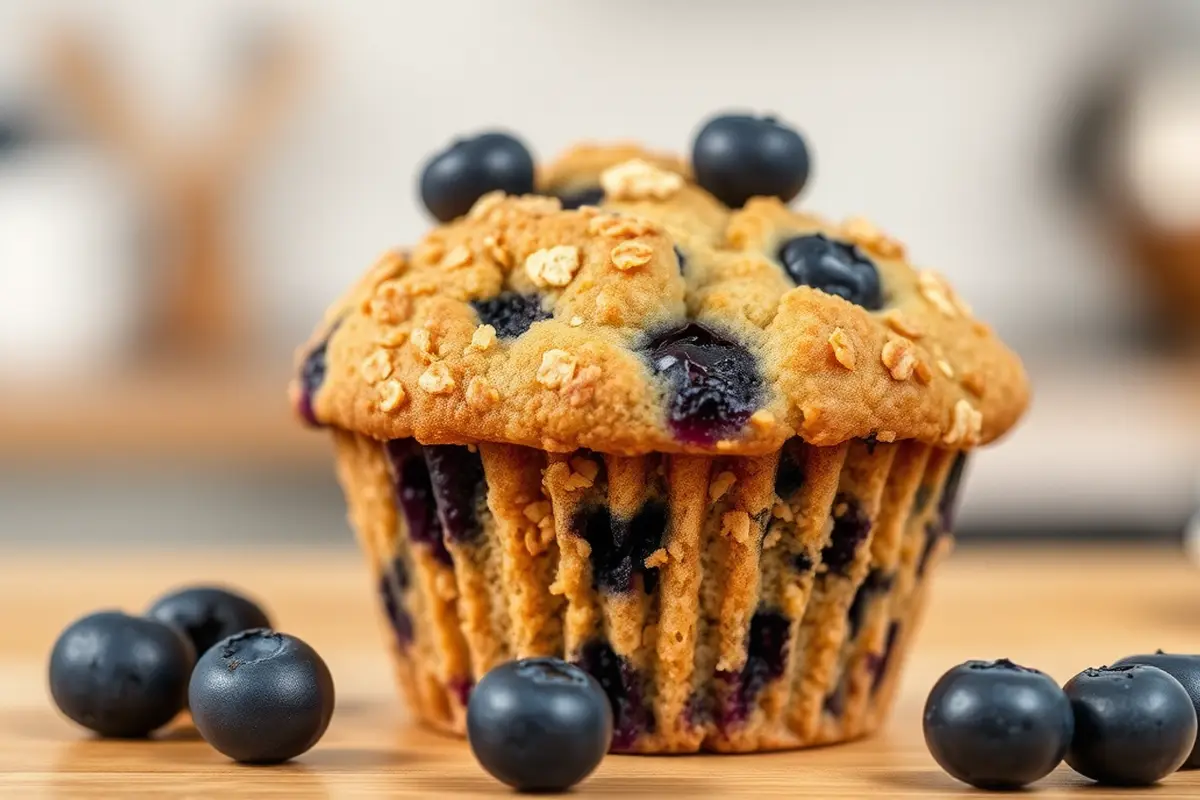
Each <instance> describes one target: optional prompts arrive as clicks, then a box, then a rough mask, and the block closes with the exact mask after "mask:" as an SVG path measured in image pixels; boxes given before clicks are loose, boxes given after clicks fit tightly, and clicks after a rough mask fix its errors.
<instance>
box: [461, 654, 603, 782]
mask: <svg viewBox="0 0 1200 800" xmlns="http://www.w3.org/2000/svg"><path fill="white" fill-rule="evenodd" d="M612 732H613V718H612V708H611V706H610V705H609V702H608V698H607V697H605V695H604V690H603V689H602V688H601V687H600V684H599V683H597V682H596V679H595V678H593V677H592V676H591V675H588V674H587V673H586V672H584V671H583V670H582V669H580V668H578V667H575V666H572V665H570V664H568V663H566V662H565V661H561V660H559V659H557V658H526V659H522V660H520V661H510V662H509V663H507V664H501V665H500V666H498V667H496V668H495V669H493V670H492V671H490V672H489V673H488V674H487V675H484V676H483V680H481V681H480V682H479V685H478V686H476V687H475V691H473V692H472V693H471V699H470V702H469V703H468V705H467V738H468V740H469V741H470V744H471V752H472V753H474V754H475V758H477V759H478V760H479V763H480V764H481V765H482V766H483V768H484V769H485V770H487V771H488V772H489V773H490V774H491V775H492V776H493V777H495V778H496V779H497V780H500V781H502V782H504V783H506V784H508V785H509V786H511V787H513V788H514V789H517V790H519V791H525V792H536V791H542V792H546V791H550V792H561V791H565V790H566V789H568V788H570V787H571V786H574V785H575V784H577V783H579V782H580V781H581V780H583V779H584V778H586V777H587V776H588V775H590V774H591V773H592V771H593V770H594V769H596V767H597V766H598V765H599V764H600V761H601V759H603V758H604V754H605V753H606V752H607V751H608V746H609V742H610V740H611V739H612Z"/></svg>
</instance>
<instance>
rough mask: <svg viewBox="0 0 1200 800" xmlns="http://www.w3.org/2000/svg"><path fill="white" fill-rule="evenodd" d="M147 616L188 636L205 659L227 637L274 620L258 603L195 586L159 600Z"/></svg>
mask: <svg viewBox="0 0 1200 800" xmlns="http://www.w3.org/2000/svg"><path fill="white" fill-rule="evenodd" d="M146 616H148V617H150V618H151V619H156V620H158V621H159V622H165V623H167V624H169V625H174V626H175V627H176V628H179V629H180V630H182V631H183V632H184V633H186V634H187V636H188V638H189V639H190V640H191V642H192V646H193V647H194V648H195V649H196V655H197V656H202V655H204V654H205V653H206V652H208V648H210V647H212V646H213V645H214V644H216V643H217V642H219V641H221V640H222V639H224V638H225V637H227V636H232V635H233V634H235V633H241V632H242V631H245V630H249V629H250V628H269V627H270V626H271V620H270V619H268V618H267V614H266V612H265V611H263V610H262V608H261V607H260V606H259V605H258V604H257V603H255V602H254V601H253V600H250V599H249V598H247V597H244V596H242V595H240V594H237V593H236V592H232V591H230V590H228V589H223V588H221V587H219V586H194V587H191V588H188V589H179V590H177V591H174V592H171V593H170V594H168V595H164V596H163V597H160V598H159V599H158V600H156V601H155V602H154V604H153V605H151V606H150V610H149V611H147V612H146Z"/></svg>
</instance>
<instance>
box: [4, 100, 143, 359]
mask: <svg viewBox="0 0 1200 800" xmlns="http://www.w3.org/2000/svg"><path fill="white" fill-rule="evenodd" d="M141 266H142V260H141V253H140V252H139V250H138V230H137V214H136V210H135V203H134V202H133V198H132V193H131V191H130V190H129V187H128V186H127V185H126V184H125V183H124V182H123V181H122V180H121V177H120V175H119V173H118V172H117V171H116V169H115V167H114V166H113V165H112V164H111V161H109V160H106V159H104V158H103V157H102V156H101V155H99V154H98V153H96V152H95V151H94V150H92V149H90V148H88V147H86V146H84V145H81V144H79V143H76V142H73V141H70V140H66V139H61V138H56V137H51V136H47V135H45V134H44V133H43V132H41V131H39V130H38V128H37V126H36V125H35V124H34V123H33V122H32V121H31V120H30V119H29V118H28V117H27V116H24V115H20V114H16V113H13V112H12V111H8V112H5V111H4V110H3V109H0V379H3V380H4V381H5V382H11V381H16V382H33V381H43V380H53V379H57V378H63V377H67V376H84V375H92V374H98V373H101V372H103V371H105V370H108V369H111V368H112V367H113V366H114V363H115V362H117V361H118V360H120V359H121V358H123V357H125V356H126V355H127V354H128V353H129V352H130V351H131V347H132V345H133V343H134V341H135V339H136V335H137V327H138V321H139V314H138V307H139V300H140V297H141V294H140V283H141V281H140V276H141V275H142V274H143V273H142V269H141Z"/></svg>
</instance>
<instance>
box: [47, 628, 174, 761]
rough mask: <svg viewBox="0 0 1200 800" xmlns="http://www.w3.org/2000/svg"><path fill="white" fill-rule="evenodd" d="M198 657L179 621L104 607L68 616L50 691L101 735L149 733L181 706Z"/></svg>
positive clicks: (68, 711)
mask: <svg viewBox="0 0 1200 800" xmlns="http://www.w3.org/2000/svg"><path fill="white" fill-rule="evenodd" d="M195 661H196V652H195V650H193V648H192V645H191V642H189V641H188V639H187V637H186V636H185V635H184V634H183V632H182V631H180V630H179V629H178V628H175V627H172V626H170V625H166V624H164V623H162V622H158V621H157V620H152V619H145V618H143V617H131V616H129V615H127V614H122V613H121V612H119V611H101V612H98V613H95V614H90V615H88V616H86V617H83V618H82V619H79V620H76V621H75V622H73V623H71V625H70V626H69V627H68V628H67V629H66V630H64V631H63V632H62V633H61V634H60V635H59V637H58V641H56V642H55V643H54V649H53V650H51V652H50V695H51V696H52V697H53V698H54V702H55V704H56V705H57V706H58V707H59V709H60V710H61V711H62V712H63V713H64V714H66V715H67V716H68V717H69V718H70V719H71V720H72V721H74V722H77V723H79V724H80V725H82V726H83V727H85V728H87V729H89V730H92V731H95V732H96V733H98V734H100V735H101V736H114V737H122V738H133V737H142V736H147V735H149V734H150V733H151V732H152V731H155V730H157V729H158V728H161V727H162V726H163V725H166V724H167V723H168V722H170V721H171V720H172V719H173V718H174V717H175V715H176V714H178V713H179V711H180V710H181V709H182V708H183V706H184V703H185V702H186V700H187V684H188V675H189V674H190V673H191V669H192V665H193V664H194V663H195Z"/></svg>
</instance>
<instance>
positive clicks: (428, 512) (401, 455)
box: [385, 439, 454, 567]
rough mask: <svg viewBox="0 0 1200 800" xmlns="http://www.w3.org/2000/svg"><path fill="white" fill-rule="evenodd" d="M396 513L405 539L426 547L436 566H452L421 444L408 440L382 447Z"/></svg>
mask: <svg viewBox="0 0 1200 800" xmlns="http://www.w3.org/2000/svg"><path fill="white" fill-rule="evenodd" d="M385 452H386V453H387V457H388V463H389V465H390V467H391V472H392V479H393V482H394V488H395V493H396V500H397V504H398V505H399V510H400V513H401V514H403V515H404V521H405V523H407V525H408V538H409V540H410V541H412V542H413V543H414V544H418V545H422V546H424V547H427V548H429V551H430V553H432V555H433V557H434V558H435V559H436V560H437V561H438V562H440V563H442V564H444V565H446V566H448V567H449V566H453V565H454V559H453V558H452V557H451V556H450V551H449V550H447V549H446V542H445V539H444V538H443V534H442V523H441V521H440V520H439V519H438V513H437V501H436V500H435V499H434V494H433V483H432V481H431V480H430V477H429V467H428V465H427V464H426V463H425V454H424V452H423V449H422V447H421V445H419V444H417V443H416V442H414V441H412V440H411V439H393V440H392V441H390V442H388V443H387V445H386V447H385Z"/></svg>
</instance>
